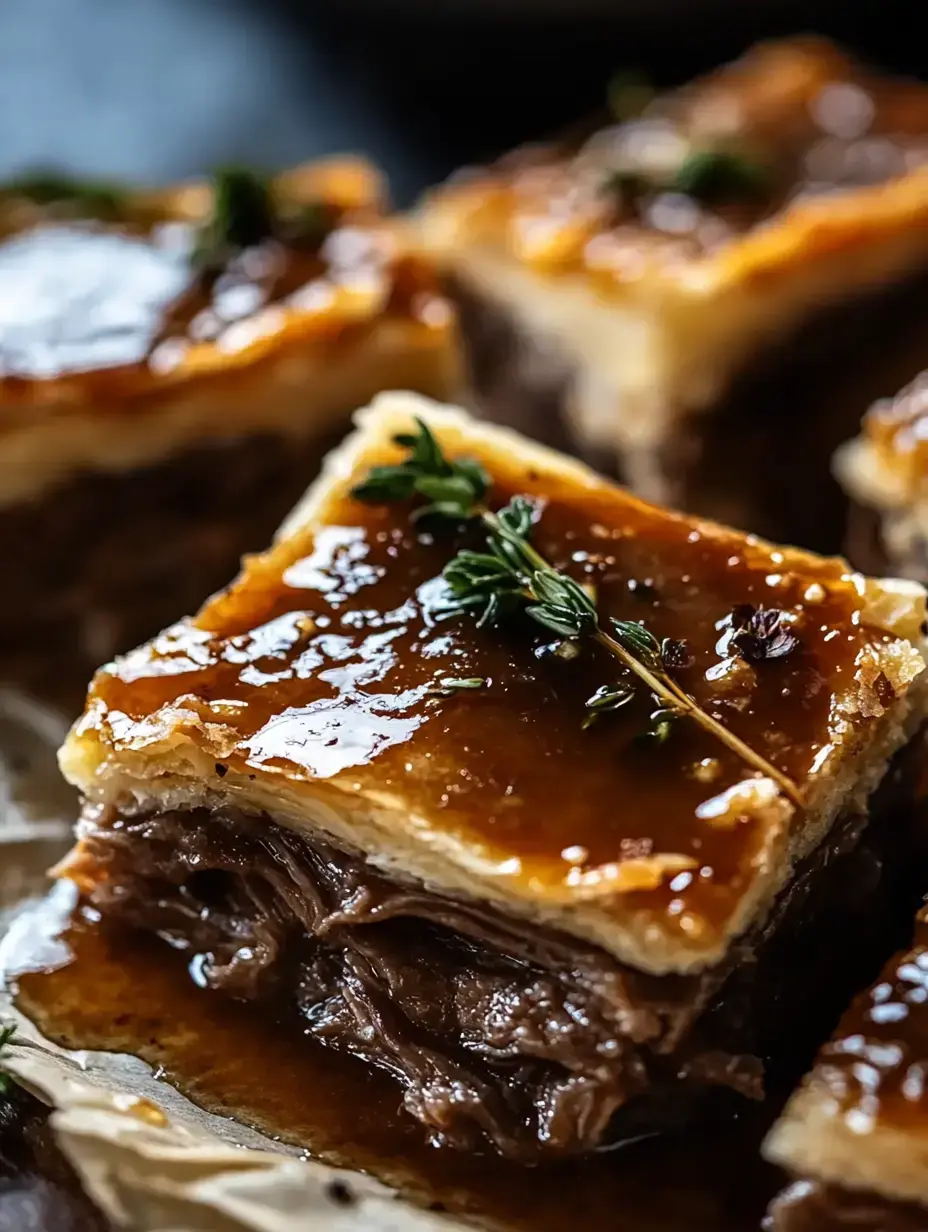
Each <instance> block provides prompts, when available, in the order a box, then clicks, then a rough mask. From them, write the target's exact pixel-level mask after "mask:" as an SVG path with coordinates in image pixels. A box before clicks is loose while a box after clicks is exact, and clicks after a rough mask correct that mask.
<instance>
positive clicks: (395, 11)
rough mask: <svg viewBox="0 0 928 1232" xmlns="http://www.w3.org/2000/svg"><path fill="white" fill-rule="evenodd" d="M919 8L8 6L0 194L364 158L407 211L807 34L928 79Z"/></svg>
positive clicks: (911, 4)
mask: <svg viewBox="0 0 928 1232" xmlns="http://www.w3.org/2000/svg"><path fill="white" fill-rule="evenodd" d="M922 7H923V6H922V0H805V2H803V3H797V2H796V0H495V2H494V0H0V178H5V177H6V176H8V175H10V174H13V173H15V172H19V171H22V170H24V169H27V168H30V167H35V166H37V165H40V166H50V165H56V166H63V167H65V168H67V169H69V170H72V171H75V172H87V173H92V174H103V175H114V176H127V177H131V178H133V179H138V180H143V181H150V182H158V181H166V180H171V179H175V178H179V177H185V176H190V175H192V174H196V173H200V172H202V171H204V170H207V169H209V168H211V167H212V166H214V165H216V164H217V163H222V162H230V161H233V162H247V163H252V164H255V165H257V166H260V167H263V168H267V169H271V168H274V167H278V166H282V165H284V164H287V163H293V162H297V161H299V160H301V159H303V158H307V157H311V156H313V155H316V154H320V153H327V152H333V151H337V150H360V151H364V152H365V153H368V154H369V155H371V156H372V157H373V158H375V159H376V160H377V161H379V162H380V163H381V164H382V165H383V166H384V167H385V168H386V170H387V172H388V173H389V175H390V178H391V181H392V183H393V186H394V192H395V195H396V198H397V199H398V201H399V202H400V203H401V204H406V203H408V202H409V201H410V200H411V199H412V198H413V197H414V196H415V194H416V193H417V192H418V191H419V190H421V189H422V188H423V187H425V186H426V185H427V184H429V183H431V182H433V181H435V180H437V179H439V178H441V177H443V176H444V175H446V174H447V173H448V172H449V171H451V170H452V169H453V168H454V167H456V166H458V165H460V164H461V163H466V162H469V161H474V160H478V159H482V158H486V157H488V156H490V155H492V154H494V153H497V152H499V151H501V150H503V149H506V148H507V147H509V146H511V145H513V144H515V143H516V142H518V141H522V140H525V139H527V138H533V137H538V136H544V135H545V134H546V133H549V132H551V131H552V130H554V129H557V128H558V127H560V126H562V125H564V124H565V123H567V122H570V121H572V120H573V119H575V118H577V117H579V116H581V115H582V114H584V113H585V112H586V111H588V110H589V109H591V108H593V107H595V106H596V105H597V104H599V103H600V102H601V101H602V98H603V87H604V83H605V82H606V80H607V79H608V77H609V75H610V74H611V72H613V71H614V70H615V69H616V68H618V67H623V66H625V67H628V66H641V67H643V68H645V69H646V70H647V71H648V72H649V73H650V75H651V76H652V77H653V78H654V79H655V81H656V82H657V83H658V84H670V83H673V82H675V81H678V80H682V79H684V78H686V77H688V76H690V75H691V74H692V73H694V72H697V71H700V70H702V69H705V68H708V67H711V66H712V65H714V64H716V63H718V62H719V61H721V60H724V59H727V58H729V57H731V56H732V55H735V54H737V53H738V52H739V51H740V50H742V49H743V48H744V47H745V46H746V45H747V44H749V43H750V42H752V41H753V40H754V39H756V38H759V37H764V36H772V35H777V34H784V33H789V32H804V31H809V30H815V31H819V32H821V33H827V34H830V35H832V36H833V37H836V38H837V39H839V40H840V41H841V42H843V43H844V44H846V45H847V46H849V47H850V48H852V49H853V50H855V51H857V52H858V53H860V54H862V55H864V56H865V57H867V58H869V59H872V60H875V61H878V62H880V63H882V64H884V65H887V66H889V67H893V68H896V69H898V70H901V71H906V72H913V73H917V74H920V75H924V74H925V73H926V72H928V51H926V45H925V43H924V40H923V38H922V37H921V36H920V35H919V25H920V23H919V22H918V18H917V13H918V11H919V10H920V9H922Z"/></svg>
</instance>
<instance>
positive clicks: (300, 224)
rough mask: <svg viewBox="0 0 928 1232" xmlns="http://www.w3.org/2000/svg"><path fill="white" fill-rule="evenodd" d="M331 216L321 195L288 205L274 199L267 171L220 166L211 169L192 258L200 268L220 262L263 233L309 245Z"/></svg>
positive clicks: (325, 230)
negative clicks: (209, 193)
mask: <svg viewBox="0 0 928 1232" xmlns="http://www.w3.org/2000/svg"><path fill="white" fill-rule="evenodd" d="M334 222H335V211H334V210H333V208H332V207H331V206H330V205H329V204H327V203H326V202H325V201H311V202H307V203H305V204H302V205H299V206H297V207H295V208H293V209H288V208H287V205H286V203H285V202H284V203H281V202H277V201H276V200H275V198H274V190H273V185H272V183H271V181H270V179H269V178H268V177H267V176H265V175H262V174H261V173H260V172H257V171H253V170H251V169H250V168H247V167H220V168H219V169H218V170H217V171H216V172H215V173H214V174H213V208H212V213H211V215H210V217H209V219H208V220H207V221H206V222H205V223H204V224H203V225H202V227H201V228H200V237H199V242H198V244H197V249H196V260H197V263H198V264H199V265H201V266H203V267H204V268H206V269H215V268H221V267H222V266H223V265H225V264H226V262H227V261H228V260H229V258H230V257H231V256H233V255H234V254H235V253H237V252H241V251H242V249H244V248H253V247H255V245H257V244H260V243H262V242H263V241H264V240H268V239H278V240H280V241H281V242H282V243H286V244H289V245H290V246H292V247H301V246H305V247H310V248H314V249H315V248H318V247H320V245H321V244H322V243H323V241H324V240H325V238H326V236H327V235H328V233H329V232H330V231H331V230H332V226H333V224H334Z"/></svg>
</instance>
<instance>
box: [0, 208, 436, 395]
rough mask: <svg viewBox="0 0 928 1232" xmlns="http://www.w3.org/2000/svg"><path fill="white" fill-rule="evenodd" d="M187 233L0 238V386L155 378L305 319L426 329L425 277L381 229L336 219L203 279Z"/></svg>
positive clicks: (337, 325) (176, 227)
mask: <svg viewBox="0 0 928 1232" xmlns="http://www.w3.org/2000/svg"><path fill="white" fill-rule="evenodd" d="M196 246H197V230H196V228H195V227H194V226H193V225H192V224H188V223H181V222H165V223H162V224H159V225H157V226H154V227H152V228H150V229H142V228H140V227H136V226H132V225H129V224H103V223H100V222H90V221H80V220H73V221H52V220H48V221H45V222H40V223H38V224H37V225H34V226H32V227H29V228H27V229H25V230H21V231H17V232H14V233H13V234H11V235H8V236H6V237H5V238H0V379H3V378H13V379H17V378H18V379H20V380H36V379H43V378H44V379H50V378H55V377H62V376H68V375H72V374H77V373H87V372H93V371H100V370H102V369H113V368H130V369H133V370H143V371H149V372H151V373H153V374H156V375H158V374H165V373H170V372H171V371H172V370H174V369H176V368H177V367H178V366H180V365H182V364H183V363H184V361H185V359H186V358H187V357H188V356H189V354H190V352H191V350H192V348H193V347H195V346H196V345H197V344H203V343H206V344H215V345H216V347H218V348H219V349H220V350H225V351H228V352H230V353H231V352H236V351H239V350H241V349H243V348H246V347H248V346H249V345H251V344H252V343H254V342H255V341H256V340H257V339H259V338H261V337H263V336H265V335H267V334H269V333H273V332H276V331H277V330H278V329H280V328H281V327H282V326H283V325H284V324H285V323H286V321H287V319H288V317H290V316H294V315H297V314H299V315H303V316H304V317H305V318H306V319H307V320H310V319H311V320H312V326H313V329H314V330H317V331H318V332H319V333H321V334H323V335H325V334H330V335H333V336H337V335H340V334H341V333H343V332H344V331H345V329H346V328H350V327H351V326H352V325H363V324H367V323H369V322H370V321H371V320H372V319H376V318H377V317H378V316H379V315H380V314H382V313H396V314H402V315H404V316H413V317H415V318H417V319H421V320H423V321H426V322H428V321H429V320H430V319H431V318H432V317H434V314H435V312H436V310H440V308H441V302H440V301H439V299H438V290H437V284H436V282H435V280H434V277H433V276H432V275H431V274H430V273H429V272H428V271H427V270H426V269H425V268H424V267H423V266H422V265H421V263H420V262H418V261H417V260H415V259H414V258H413V257H411V256H409V255H406V254H402V253H398V252H397V250H396V243H395V240H394V239H393V237H392V236H391V235H390V233H389V232H388V230H387V229H385V228H384V227H382V226H378V225H377V224H376V223H373V222H372V221H371V220H370V219H363V220H362V219H358V220H354V219H353V218H352V217H351V216H342V217H341V218H339V217H338V216H337V215H335V214H333V218H332V225H331V229H330V230H329V231H328V234H326V235H321V236H320V237H319V242H318V243H317V244H315V245H309V246H304V245H300V246H292V247H291V246H287V245H285V244H283V243H280V242H278V241H276V240H268V241H266V242H264V243H261V244H258V245H256V246H254V247H252V248H247V249H245V250H244V251H241V252H239V253H237V254H236V255H233V256H230V257H229V259H228V260H227V261H226V263H225V264H224V265H223V266H222V267H221V268H219V269H209V270H203V269H201V268H200V266H199V264H198V260H197V255H196Z"/></svg>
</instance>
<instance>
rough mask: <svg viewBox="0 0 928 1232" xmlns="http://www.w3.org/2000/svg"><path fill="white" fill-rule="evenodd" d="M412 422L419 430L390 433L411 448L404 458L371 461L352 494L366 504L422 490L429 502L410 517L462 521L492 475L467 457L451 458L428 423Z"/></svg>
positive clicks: (400, 498) (406, 496) (405, 497)
mask: <svg viewBox="0 0 928 1232" xmlns="http://www.w3.org/2000/svg"><path fill="white" fill-rule="evenodd" d="M416 425H417V427H418V429H419V430H418V432H416V433H405V432H404V433H400V435H399V436H396V437H394V438H393V440H394V444H396V445H400V446H401V447H402V448H404V449H408V450H409V457H408V458H407V459H406V461H405V462H400V463H398V464H396V465H395V466H375V467H373V468H372V469H371V471H370V473H369V474H368V476H367V478H366V479H365V480H364V482H363V483H359V484H358V485H357V487H354V488H352V490H351V495H352V496H353V497H354V498H355V500H359V501H364V502H365V503H366V504H369V505H390V504H393V503H394V502H395V501H404V500H408V499H409V498H410V497H411V496H424V497H425V498H426V500H427V501H428V504H426V505H422V506H420V507H419V508H418V509H416V510H414V512H413V514H412V518H413V520H418V519H419V518H424V517H442V518H452V519H454V520H456V521H463V520H464V519H466V518H469V517H471V516H472V515H473V513H474V509H475V507H476V506H479V504H480V502H481V501H482V500H483V498H484V496H485V495H486V493H487V489H488V488H489V486H490V476H489V475H488V474H487V473H486V471H485V470H484V469H483V467H482V466H481V465H480V464H479V462H475V461H473V459H471V458H457V459H455V460H454V461H453V462H452V461H449V460H448V459H447V458H446V457H445V455H444V454H443V453H442V451H441V447H440V446H439V444H438V442H437V441H436V440H435V437H434V436H433V435H432V433H431V431H430V430H429V428H428V426H427V425H426V424H425V423H424V422H423V421H422V420H421V419H417V420H416Z"/></svg>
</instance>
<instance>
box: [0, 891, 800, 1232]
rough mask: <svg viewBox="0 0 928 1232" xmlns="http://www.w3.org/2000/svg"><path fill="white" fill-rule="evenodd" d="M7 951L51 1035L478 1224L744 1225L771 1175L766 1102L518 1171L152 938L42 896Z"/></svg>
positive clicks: (654, 1231)
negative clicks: (420, 1118) (705, 1123)
mask: <svg viewBox="0 0 928 1232" xmlns="http://www.w3.org/2000/svg"><path fill="white" fill-rule="evenodd" d="M62 926H63V930H62ZM59 933H60V937H61V940H60V941H58V942H55V943H52V944H50V940H49V939H50V938H53V937H56V936H58V935H59ZM7 960H8V961H7V965H8V968H9V969H10V970H11V971H12V973H13V974H16V973H18V985H19V995H18V1005H19V1007H20V1008H21V1009H22V1010H23V1011H24V1012H25V1013H27V1014H28V1015H29V1016H30V1017H31V1018H33V1019H34V1021H35V1022H36V1023H37V1025H38V1026H39V1027H40V1028H41V1030H42V1031H43V1032H44V1033H45V1034H46V1035H47V1036H49V1037H50V1038H53V1039H54V1040H56V1041H57V1042H59V1043H61V1044H62V1045H64V1046H67V1047H74V1048H91V1049H100V1048H102V1049H107V1050H117V1051H130V1052H133V1053H135V1054H137V1055H139V1056H141V1057H143V1058H144V1059H145V1060H146V1061H148V1062H149V1063H150V1064H152V1065H153V1066H156V1067H161V1068H162V1069H163V1071H164V1075H165V1077H166V1079H167V1080H169V1081H170V1082H172V1083H173V1084H174V1085H176V1086H178V1087H179V1088H180V1089H181V1090H182V1091H184V1092H185V1093H186V1094H187V1095H188V1096H190V1097H191V1098H192V1099H193V1100H194V1101H195V1102H196V1103H198V1104H200V1105H201V1106H202V1107H204V1108H206V1109H207V1110H209V1111H212V1112H215V1113H218V1114H220V1115H227V1116H228V1115H233V1116H235V1117H236V1118H237V1119H239V1120H241V1121H243V1122H244V1123H246V1124H249V1125H251V1126H254V1127H256V1128H258V1129H260V1130H262V1131H263V1132H264V1133H266V1134H268V1135H269V1136H271V1137H275V1138H278V1139H279V1140H281V1141H283V1142H287V1143H289V1144H292V1145H295V1146H297V1147H300V1148H302V1149H303V1150H305V1151H306V1153H307V1154H308V1155H310V1156H312V1157H314V1158H318V1159H321V1160H323V1161H325V1162H328V1163H332V1164H335V1165H338V1166H343V1167H351V1168H354V1169H360V1170H364V1171H367V1172H370V1173H372V1174H373V1175H375V1176H377V1177H379V1178H381V1179H383V1180H385V1181H386V1182H387V1183H388V1184H391V1185H393V1186H395V1187H397V1188H399V1189H401V1190H402V1191H403V1192H404V1193H405V1194H407V1195H409V1196H410V1197H411V1198H412V1199H413V1200H415V1201H417V1202H420V1203H423V1204H428V1205H432V1206H435V1207H438V1208H444V1209H447V1210H448V1211H450V1212H452V1213H454V1214H456V1215H461V1216H465V1217H467V1218H470V1219H474V1220H476V1221H478V1222H480V1223H486V1224H489V1225H491V1226H493V1227H500V1228H504V1229H513V1230H514V1232H515V1230H524V1232H529V1230H531V1232H555V1230H558V1232H560V1230H562V1229H564V1228H567V1227H573V1226H579V1227H584V1228H589V1229H591V1230H593V1232H596V1230H599V1229H602V1230H603V1232H605V1230H606V1229H608V1230H609V1232H684V1230H686V1232H691V1230H692V1229H694V1228H706V1229H709V1228H711V1229H713V1232H755V1230H756V1229H757V1228H758V1226H759V1221H760V1217H761V1214H762V1212H763V1210H764V1208H765V1205H766V1203H767V1201H768V1199H769V1198H770V1196H771V1195H772V1194H773V1193H774V1192H775V1191H776V1189H777V1187H778V1185H779V1184H780V1183H781V1177H780V1175H779V1174H778V1173H777V1172H776V1171H775V1170H774V1169H771V1168H769V1167H767V1166H765V1165H763V1164H762V1163H761V1162H760V1160H759V1157H758V1143H759V1140H760V1135H761V1133H762V1130H763V1122H764V1121H765V1120H766V1119H769V1117H768V1115H767V1114H764V1115H763V1116H761V1117H759V1118H758V1119H756V1120H744V1121H741V1122H738V1123H736V1124H734V1125H733V1126H731V1127H729V1128H728V1129H727V1130H726V1131H721V1130H719V1131H717V1132H711V1133H707V1132H706V1131H705V1130H703V1131H702V1132H701V1133H700V1134H698V1135H694V1136H693V1137H691V1138H680V1139H676V1140H670V1139H668V1140H663V1141H661V1140H651V1141H648V1142H641V1143H638V1144H636V1145H634V1146H632V1147H629V1148H626V1149H625V1150H623V1151H617V1152H612V1153H608V1154H604V1155H602V1156H600V1157H598V1158H596V1159H591V1160H588V1161H584V1162H577V1161H573V1162H569V1163H564V1164H561V1165H557V1166H553V1167H548V1166H545V1167H543V1168H534V1169H528V1168H522V1167H519V1166H518V1165H515V1164H507V1163H505V1162H504V1161H502V1160H500V1159H499V1158H497V1157H495V1156H480V1157H474V1156H470V1157H469V1156H466V1155H463V1154H460V1153H458V1152H455V1151H451V1150H442V1149H435V1148H431V1147H428V1146H426V1145H425V1143H424V1142H423V1138H422V1132H421V1129H420V1127H418V1126H417V1125H416V1124H415V1123H414V1122H413V1121H412V1119H411V1118H409V1117H408V1116H406V1115H405V1114H404V1113H403V1112H402V1111H401V1110H400V1109H399V1106H398V1094H397V1089H396V1087H395V1086H394V1084H393V1083H392V1082H391V1080H390V1079H389V1078H388V1077H386V1076H385V1075H378V1074H377V1073H375V1072H372V1071H370V1070H368V1069H367V1068H366V1067H365V1066H364V1065H362V1064H360V1063H359V1062H355V1061H353V1060H352V1059H351V1058H350V1057H347V1056H341V1055H337V1054H332V1053H331V1052H324V1051H323V1050H321V1049H320V1048H318V1047H317V1046H314V1045H313V1044H312V1043H310V1042H308V1041H305V1040H303V1039H301V1038H300V1036H299V1035H298V1034H297V1033H295V1032H294V1031H293V1030H292V1029H291V1030H286V1029H284V1028H278V1027H276V1026H274V1025H272V1024H269V1023H268V1022H266V1021H262V1020H261V1019H260V1017H259V1016H258V1015H256V1014H255V1013H253V1012H252V1011H251V1010H250V1009H249V1007H248V1006H246V1005H244V1004H242V1003H238V1002H230V1001H228V1000H227V999H225V998H218V997H216V996H215V994H213V993H211V992H209V991H205V990H203V989H199V988H197V987H196V986H195V985H194V984H193V982H192V981H191V980H189V979H188V978H187V976H186V974H185V971H184V964H183V961H182V959H180V956H179V955H175V954H172V953H170V952H169V951H168V950H167V948H166V947H165V946H163V945H162V944H159V943H158V942H157V941H154V940H152V939H150V938H146V937H143V936H138V935H133V934H131V933H127V932H126V931H125V930H122V931H121V932H119V931H117V930H113V931H107V930H106V929H104V928H103V926H102V925H100V924H99V923H98V922H97V921H95V920H94V919H93V918H88V916H87V915H86V914H83V915H82V914H80V913H79V914H77V915H75V917H74V918H73V920H72V921H71V922H70V923H69V922H68V921H67V907H65V909H64V915H62V908H61V907H60V905H59V906H57V907H56V906H54V905H52V904H49V905H48V906H47V907H46V909H45V913H44V918H43V917H38V918H36V919H34V920H33V922H32V923H31V925H30V927H29V928H28V929H26V930H24V931H23V932H22V934H21V939H20V941H19V942H18V944H17V946H16V947H14V948H13V949H12V950H11V949H10V947H9V946H8V948H7ZM30 971H31V972H32V973H29V972H30Z"/></svg>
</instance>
